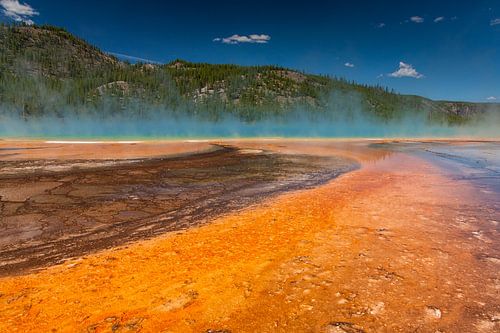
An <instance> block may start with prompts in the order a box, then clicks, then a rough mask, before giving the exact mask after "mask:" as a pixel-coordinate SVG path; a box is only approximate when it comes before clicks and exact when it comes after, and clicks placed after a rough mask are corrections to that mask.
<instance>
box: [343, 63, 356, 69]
mask: <svg viewBox="0 0 500 333" xmlns="http://www.w3.org/2000/svg"><path fill="white" fill-rule="evenodd" d="M344 66H345V67H350V68H353V67H354V64H351V63H350V62H346V63H345V64H344Z"/></svg>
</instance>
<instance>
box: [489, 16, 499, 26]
mask: <svg viewBox="0 0 500 333" xmlns="http://www.w3.org/2000/svg"><path fill="white" fill-rule="evenodd" d="M499 24H500V18H496V19H493V20H491V21H490V25H491V26H494V25H499Z"/></svg>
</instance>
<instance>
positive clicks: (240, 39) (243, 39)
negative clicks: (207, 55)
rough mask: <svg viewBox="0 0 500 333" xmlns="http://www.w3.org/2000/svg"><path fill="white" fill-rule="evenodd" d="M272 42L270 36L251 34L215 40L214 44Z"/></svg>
mask: <svg viewBox="0 0 500 333" xmlns="http://www.w3.org/2000/svg"><path fill="white" fill-rule="evenodd" d="M270 40H271V36H269V35H264V34H262V35H258V34H251V35H248V36H245V35H243V36H241V35H232V36H229V37H224V38H220V37H217V38H214V39H213V40H212V41H214V42H221V43H224V44H239V43H257V44H265V43H267V42H269V41H270Z"/></svg>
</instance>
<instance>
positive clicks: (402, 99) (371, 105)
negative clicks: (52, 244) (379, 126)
mask: <svg viewBox="0 0 500 333" xmlns="http://www.w3.org/2000/svg"><path fill="white" fill-rule="evenodd" d="M151 110H155V112H158V110H160V111H161V110H169V111H171V112H176V113H177V114H183V113H193V114H197V115H201V116H203V117H205V118H208V119H211V120H217V119H219V118H221V117H224V116H225V115H227V114H231V115H232V116H237V117H239V118H241V119H243V120H247V121H252V120H258V119H265V118H267V117H277V116H278V117H285V118H286V117H287V116H291V115H292V114H295V113H296V112H297V110H300V111H301V112H307V113H308V114H309V115H312V116H314V115H316V114H321V115H325V114H326V115H328V116H331V117H335V116H336V115H337V114H338V113H347V114H355V113H357V112H363V113H364V114H367V115H370V116H373V117H377V118H381V119H393V118H397V117H401V116H403V115H408V114H417V115H421V116H424V117H426V119H429V121H436V122H448V123H461V122H466V121H468V120H471V119H474V118H476V117H478V116H481V115H482V114H484V113H486V112H488V111H493V112H500V104H492V103H468V102H447V101H433V100H430V99H427V98H424V97H420V96H412V95H400V94H397V93H395V92H394V91H389V89H387V88H384V87H380V86H366V85H360V84H356V83H354V82H348V81H346V80H344V79H340V78H332V77H325V76H318V75H310V74H306V73H302V72H299V71H296V70H291V69H287V68H282V67H278V66H250V67H246V66H237V65H230V64H227V65H214V64H206V63H191V62H187V61H184V60H174V61H172V62H170V63H168V64H163V65H159V64H151V63H148V64H142V63H138V64H129V63H126V62H123V61H120V60H119V59H118V58H117V57H115V56H113V55H111V54H109V53H105V52H103V51H101V50H99V49H98V48H97V47H95V46H92V45H90V44H88V43H87V42H85V41H84V40H82V39H80V38H78V37H76V36H74V35H72V34H71V33H69V32H67V31H66V30H64V29H62V28H58V27H53V26H26V25H1V26H0V112H3V113H17V114H19V115H21V116H22V117H25V118H29V117H34V116H41V115H46V114H55V115H57V116H60V117H64V116H65V115H67V114H68V113H70V114H71V113H76V114H78V113H85V114H91V115H96V116H107V115H113V114H121V115H125V116H142V115H147V114H148V112H151Z"/></svg>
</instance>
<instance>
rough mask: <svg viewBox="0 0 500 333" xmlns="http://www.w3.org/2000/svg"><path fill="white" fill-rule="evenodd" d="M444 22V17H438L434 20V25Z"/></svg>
mask: <svg viewBox="0 0 500 333" xmlns="http://www.w3.org/2000/svg"><path fill="white" fill-rule="evenodd" d="M442 21H444V16H438V17H436V18H435V19H434V23H438V22H442Z"/></svg>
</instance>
